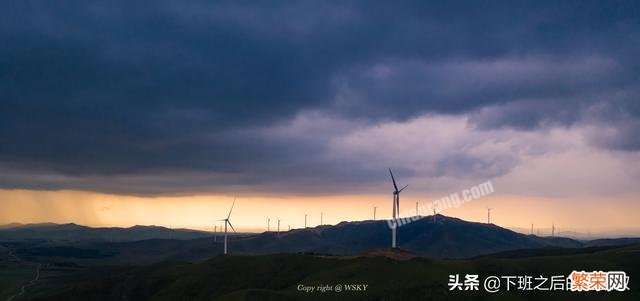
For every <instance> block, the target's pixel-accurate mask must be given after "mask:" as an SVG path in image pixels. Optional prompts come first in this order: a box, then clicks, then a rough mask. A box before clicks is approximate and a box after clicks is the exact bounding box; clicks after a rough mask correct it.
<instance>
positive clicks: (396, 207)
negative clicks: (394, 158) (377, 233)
mask: <svg viewBox="0 0 640 301" xmlns="http://www.w3.org/2000/svg"><path fill="white" fill-rule="evenodd" d="M389 174H390V175H391V181H393V227H392V228H391V247H392V248H394V249H395V248H396V228H398V224H397V219H398V213H399V212H400V192H402V191H403V190H404V189H405V188H407V186H409V185H404V187H402V189H400V190H398V185H397V184H396V179H395V178H394V177H393V172H391V168H389Z"/></svg>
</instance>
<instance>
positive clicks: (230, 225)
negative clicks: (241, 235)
mask: <svg viewBox="0 0 640 301" xmlns="http://www.w3.org/2000/svg"><path fill="white" fill-rule="evenodd" d="M227 223H229V227H231V230H233V232H236V229H234V228H233V225H232V224H231V222H230V221H227Z"/></svg>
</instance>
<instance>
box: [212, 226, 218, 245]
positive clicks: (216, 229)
mask: <svg viewBox="0 0 640 301" xmlns="http://www.w3.org/2000/svg"><path fill="white" fill-rule="evenodd" d="M216 241H218V225H215V226H213V242H216Z"/></svg>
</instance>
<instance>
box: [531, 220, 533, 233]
mask: <svg viewBox="0 0 640 301" xmlns="http://www.w3.org/2000/svg"><path fill="white" fill-rule="evenodd" d="M531 235H533V223H531Z"/></svg>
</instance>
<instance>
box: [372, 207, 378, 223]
mask: <svg viewBox="0 0 640 301" xmlns="http://www.w3.org/2000/svg"><path fill="white" fill-rule="evenodd" d="M376 209H378V207H376V206H373V220H374V221H375V220H376Z"/></svg>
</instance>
